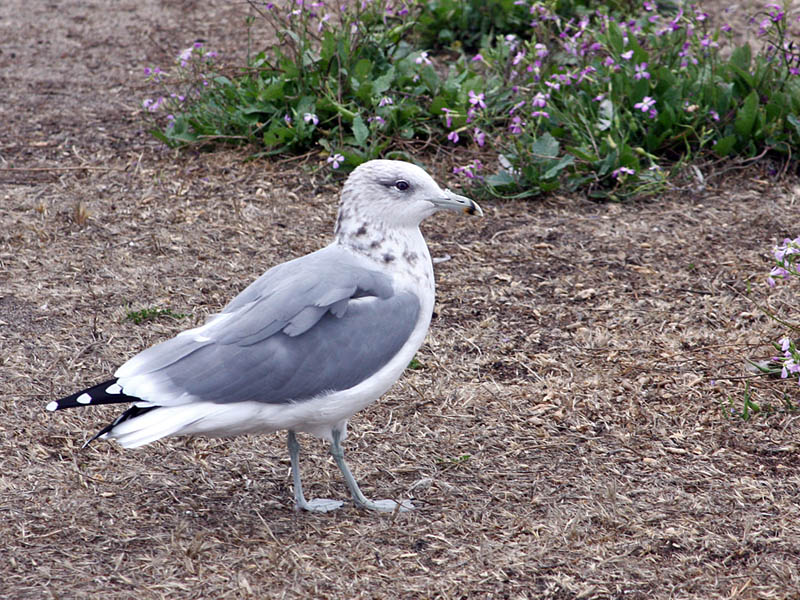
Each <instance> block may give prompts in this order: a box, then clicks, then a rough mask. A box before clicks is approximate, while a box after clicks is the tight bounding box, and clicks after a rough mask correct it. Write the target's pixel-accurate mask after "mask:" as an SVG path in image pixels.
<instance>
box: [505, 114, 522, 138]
mask: <svg viewBox="0 0 800 600" xmlns="http://www.w3.org/2000/svg"><path fill="white" fill-rule="evenodd" d="M523 127H525V121H523V120H522V119H521V118H520V116H519V115H517V116H515V117H514V118H513V119H511V124H510V125H509V126H508V129H509V131H511V133H513V134H514V135H519V134H520V133H522V128H523Z"/></svg>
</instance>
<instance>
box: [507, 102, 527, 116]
mask: <svg viewBox="0 0 800 600" xmlns="http://www.w3.org/2000/svg"><path fill="white" fill-rule="evenodd" d="M525 102H526V101H525V100H520V101H519V102H517V103H516V104H515V105H514V106H512V107H511V108H510V109H509V111H508V114H509V115H513V114H514V113H515V112H516V111H518V110H519V109H520V108H522V107H523V106H525Z"/></svg>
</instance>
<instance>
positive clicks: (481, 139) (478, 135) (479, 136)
mask: <svg viewBox="0 0 800 600" xmlns="http://www.w3.org/2000/svg"><path fill="white" fill-rule="evenodd" d="M472 137H473V138H474V139H475V143H476V144H478V146H480V147H481V148H483V145H484V144H485V143H486V134H485V133H484V132H483V131H481V130H480V129H478V128H477V127H476V128H475V129H474V130H473V132H472Z"/></svg>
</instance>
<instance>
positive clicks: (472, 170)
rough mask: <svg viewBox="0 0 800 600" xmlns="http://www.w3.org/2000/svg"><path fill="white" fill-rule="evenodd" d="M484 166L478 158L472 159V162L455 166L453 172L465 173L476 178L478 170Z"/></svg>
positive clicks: (467, 176)
mask: <svg viewBox="0 0 800 600" xmlns="http://www.w3.org/2000/svg"><path fill="white" fill-rule="evenodd" d="M482 168H483V163H481V161H479V160H478V159H475V160H474V161H472V163H471V164H468V165H464V166H463V167H453V173H455V174H456V175H464V177H466V178H467V179H475V178H476V177H478V175H477V171H479V170H481V169H482Z"/></svg>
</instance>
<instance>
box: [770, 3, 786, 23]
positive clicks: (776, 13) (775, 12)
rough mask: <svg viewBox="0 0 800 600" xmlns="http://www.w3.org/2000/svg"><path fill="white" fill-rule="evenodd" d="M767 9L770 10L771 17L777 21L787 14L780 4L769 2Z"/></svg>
mask: <svg viewBox="0 0 800 600" xmlns="http://www.w3.org/2000/svg"><path fill="white" fill-rule="evenodd" d="M766 9H767V10H768V11H769V17H770V19H772V21H773V22H775V23H777V22H778V21H780V20H782V19H783V17H784V16H785V14H786V13H784V12H783V7H782V6H781V5H780V4H767V6H766Z"/></svg>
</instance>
